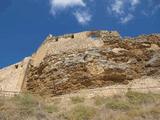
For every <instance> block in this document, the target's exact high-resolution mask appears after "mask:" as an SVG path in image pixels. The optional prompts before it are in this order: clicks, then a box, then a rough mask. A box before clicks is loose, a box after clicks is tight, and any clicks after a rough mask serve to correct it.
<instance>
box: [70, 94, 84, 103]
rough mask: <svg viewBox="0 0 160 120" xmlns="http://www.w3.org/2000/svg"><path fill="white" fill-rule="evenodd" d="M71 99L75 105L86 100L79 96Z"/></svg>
mask: <svg viewBox="0 0 160 120" xmlns="http://www.w3.org/2000/svg"><path fill="white" fill-rule="evenodd" d="M70 99H71V101H72V103H73V104H77V103H82V102H84V100H85V99H84V97H79V96H76V97H71V98H70Z"/></svg>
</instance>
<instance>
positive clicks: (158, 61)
mask: <svg viewBox="0 0 160 120" xmlns="http://www.w3.org/2000/svg"><path fill="white" fill-rule="evenodd" d="M159 69H160V35H159V34H152V35H143V36H138V37H135V38H122V37H121V36H120V35H119V33H118V32H116V31H86V32H81V33H75V34H68V35H64V36H52V35H49V36H48V37H47V38H46V40H45V41H44V43H43V44H42V45H41V46H40V48H39V49H38V50H37V52H36V53H34V54H33V55H32V56H31V57H28V58H26V59H25V60H24V61H22V62H20V63H17V64H15V65H12V66H9V67H7V68H4V69H2V70H0V86H1V89H2V92H3V91H10V92H31V93H34V94H39V95H41V96H45V97H53V96H57V95H64V94H68V93H74V92H78V91H79V90H83V89H96V88H100V87H107V86H112V85H125V87H126V88H127V87H128V85H129V84H131V83H132V82H133V83H134V81H136V82H138V80H143V79H141V78H145V80H146V79H147V80H150V81H149V82H145V80H144V83H142V84H145V83H147V84H145V87H146V86H151V87H154V86H160V82H159V77H160V76H159V75H160V71H159ZM138 86H141V85H138V84H137V86H136V87H138ZM142 86H143V85H142ZM158 90H159V89H158Z"/></svg>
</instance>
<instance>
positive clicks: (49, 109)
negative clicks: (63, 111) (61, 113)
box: [45, 105, 58, 113]
mask: <svg viewBox="0 0 160 120" xmlns="http://www.w3.org/2000/svg"><path fill="white" fill-rule="evenodd" d="M45 111H46V112H48V113H53V112H58V107H57V106H56V105H46V106H45Z"/></svg>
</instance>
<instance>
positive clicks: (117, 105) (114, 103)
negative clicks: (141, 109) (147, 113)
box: [105, 100, 132, 110]
mask: <svg viewBox="0 0 160 120" xmlns="http://www.w3.org/2000/svg"><path fill="white" fill-rule="evenodd" d="M105 106H106V108H110V109H112V110H128V109H130V108H132V105H131V104H129V103H128V102H127V101H123V100H110V101H108V102H107V103H106V105H105Z"/></svg>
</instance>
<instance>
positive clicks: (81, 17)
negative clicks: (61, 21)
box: [74, 11, 92, 25]
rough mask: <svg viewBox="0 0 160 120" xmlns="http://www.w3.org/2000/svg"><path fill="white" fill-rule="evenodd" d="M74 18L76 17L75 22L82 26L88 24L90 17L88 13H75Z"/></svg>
mask: <svg viewBox="0 0 160 120" xmlns="http://www.w3.org/2000/svg"><path fill="white" fill-rule="evenodd" d="M74 16H75V17H76V19H77V21H78V22H79V23H80V24H83V25H84V24H87V23H88V22H90V21H91V18H92V15H91V14H89V12H88V11H76V12H75V13H74Z"/></svg>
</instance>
